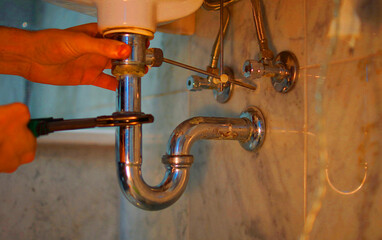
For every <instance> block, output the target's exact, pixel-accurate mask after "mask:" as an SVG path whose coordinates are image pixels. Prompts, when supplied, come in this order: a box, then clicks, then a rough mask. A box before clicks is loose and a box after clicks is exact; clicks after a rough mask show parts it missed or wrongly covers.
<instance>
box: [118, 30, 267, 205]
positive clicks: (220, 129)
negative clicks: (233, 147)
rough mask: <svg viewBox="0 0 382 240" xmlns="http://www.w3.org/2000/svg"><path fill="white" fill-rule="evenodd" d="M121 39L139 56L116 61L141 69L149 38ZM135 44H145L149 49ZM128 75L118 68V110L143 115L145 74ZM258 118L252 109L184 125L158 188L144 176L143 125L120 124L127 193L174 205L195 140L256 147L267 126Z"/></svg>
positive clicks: (142, 201)
mask: <svg viewBox="0 0 382 240" xmlns="http://www.w3.org/2000/svg"><path fill="white" fill-rule="evenodd" d="M115 39H120V40H123V41H125V42H126V43H128V44H130V45H131V47H132V51H133V52H134V53H137V54H135V55H134V56H132V57H131V58H130V59H128V60H123V61H113V68H114V69H117V70H118V69H124V68H125V67H126V66H124V65H127V66H129V65H131V66H130V67H133V68H134V67H137V68H139V67H140V66H141V65H142V64H145V63H146V62H147V59H146V56H141V55H140V54H141V53H143V52H144V53H146V41H147V38H145V37H139V36H134V35H131V34H129V35H126V34H123V35H122V37H121V38H119V37H116V38H115ZM135 48H143V49H144V50H145V51H141V50H136V49H135ZM121 65H122V66H121ZM118 67H120V68H118ZM124 73H125V72H124V71H116V77H117V79H118V80H119V86H118V95H117V101H118V104H117V111H118V112H120V113H126V112H129V113H131V112H133V113H137V114H138V113H141V78H140V75H139V74H136V72H134V71H129V73H128V74H124ZM227 79H228V78H227ZM255 118H256V116H252V115H251V114H250V113H249V114H247V115H245V116H242V117H241V118H217V117H216V118H214V117H195V118H191V119H189V120H186V121H184V122H183V123H181V124H180V125H179V126H178V127H177V128H176V129H175V130H174V131H173V133H172V134H171V137H170V139H169V141H168V145H167V151H166V155H165V156H163V158H162V162H163V163H164V165H165V168H166V171H165V175H164V178H163V180H162V182H161V183H160V184H158V185H157V186H149V185H148V184H147V183H146V182H145V181H144V179H143V178H142V170H141V166H142V162H143V160H142V125H141V124H137V125H132V126H127V127H119V128H117V131H116V156H117V158H116V164H117V173H118V177H119V183H120V187H121V189H122V191H123V193H124V195H125V196H126V198H127V199H128V200H129V201H130V202H131V203H132V204H134V205H135V206H137V207H139V208H142V209H145V210H160V209H163V208H166V207H168V206H170V205H171V204H173V203H174V202H175V201H176V200H178V199H179V197H180V196H181V195H182V193H183V192H184V191H185V189H186V186H187V183H188V179H189V173H190V172H189V171H190V167H191V165H192V163H193V161H194V160H193V156H192V155H190V150H191V147H192V145H193V143H194V142H195V141H197V140H200V139H214V140H238V141H240V142H241V143H242V145H243V144H244V145H243V146H245V144H247V145H250V146H252V145H253V143H254V139H255V137H254V135H255V134H257V135H256V137H258V136H259V135H260V134H259V133H262V130H259V129H257V127H258V126H259V124H258V122H256V124H257V125H256V124H254V122H253V119H255ZM256 119H257V118H256ZM261 126H263V125H261ZM264 127H265V126H264ZM256 139H258V138H256ZM256 141H257V140H256ZM258 142H259V143H261V141H258ZM260 145H261V144H260ZM257 148H258V147H257ZM257 148H256V149H257Z"/></svg>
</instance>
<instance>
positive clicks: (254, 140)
mask: <svg viewBox="0 0 382 240" xmlns="http://www.w3.org/2000/svg"><path fill="white" fill-rule="evenodd" d="M240 117H241V118H244V119H247V120H249V121H250V122H251V124H252V128H251V135H250V138H249V139H248V140H247V141H242V142H240V144H241V146H242V147H243V148H244V149H246V150H248V151H257V150H258V149H259V148H260V147H261V146H262V145H263V143H264V139H265V130H266V126H265V118H264V116H263V114H262V113H261V111H260V109H258V108H257V107H254V106H250V107H248V108H247V109H246V110H245V111H243V112H242V113H241V115H240Z"/></svg>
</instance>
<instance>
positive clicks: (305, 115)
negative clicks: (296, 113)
mask: <svg viewBox="0 0 382 240" xmlns="http://www.w3.org/2000/svg"><path fill="white" fill-rule="evenodd" d="M306 1H307V0H304V25H305V26H304V38H305V41H304V52H305V54H304V56H305V57H304V61H305V64H306V65H307V64H308V44H307V42H308V41H307V37H308V33H307V31H308V21H307V15H306V13H307V3H306ZM303 70H304V130H303V131H304V180H303V181H304V183H303V187H304V225H305V222H306V217H307V205H308V204H307V202H308V193H307V185H308V79H307V68H305V69H303Z"/></svg>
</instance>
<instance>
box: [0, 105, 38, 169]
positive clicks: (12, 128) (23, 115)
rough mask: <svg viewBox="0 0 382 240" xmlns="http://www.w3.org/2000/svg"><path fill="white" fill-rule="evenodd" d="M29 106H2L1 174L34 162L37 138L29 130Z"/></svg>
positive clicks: (0, 126)
mask: <svg viewBox="0 0 382 240" xmlns="http://www.w3.org/2000/svg"><path fill="white" fill-rule="evenodd" d="M29 119H30V115H29V110H28V108H27V106H25V105H24V104H21V103H13V104H9V105H4V106H0V132H1V134H0V173H1V172H6V173H11V172H14V171H16V169H17V168H18V167H19V166H20V165H22V164H26V163H30V162H32V161H33V159H34V156H35V152H36V138H35V137H34V136H33V134H32V132H31V131H30V130H29V129H28V127H27V124H28V122H29Z"/></svg>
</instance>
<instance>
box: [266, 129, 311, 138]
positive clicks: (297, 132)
mask: <svg viewBox="0 0 382 240" xmlns="http://www.w3.org/2000/svg"><path fill="white" fill-rule="evenodd" d="M268 132H272V133H294V134H304V135H307V136H314V137H315V136H316V134H315V133H313V132H308V131H305V130H287V129H276V128H275V129H272V128H271V129H269V130H268Z"/></svg>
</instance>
